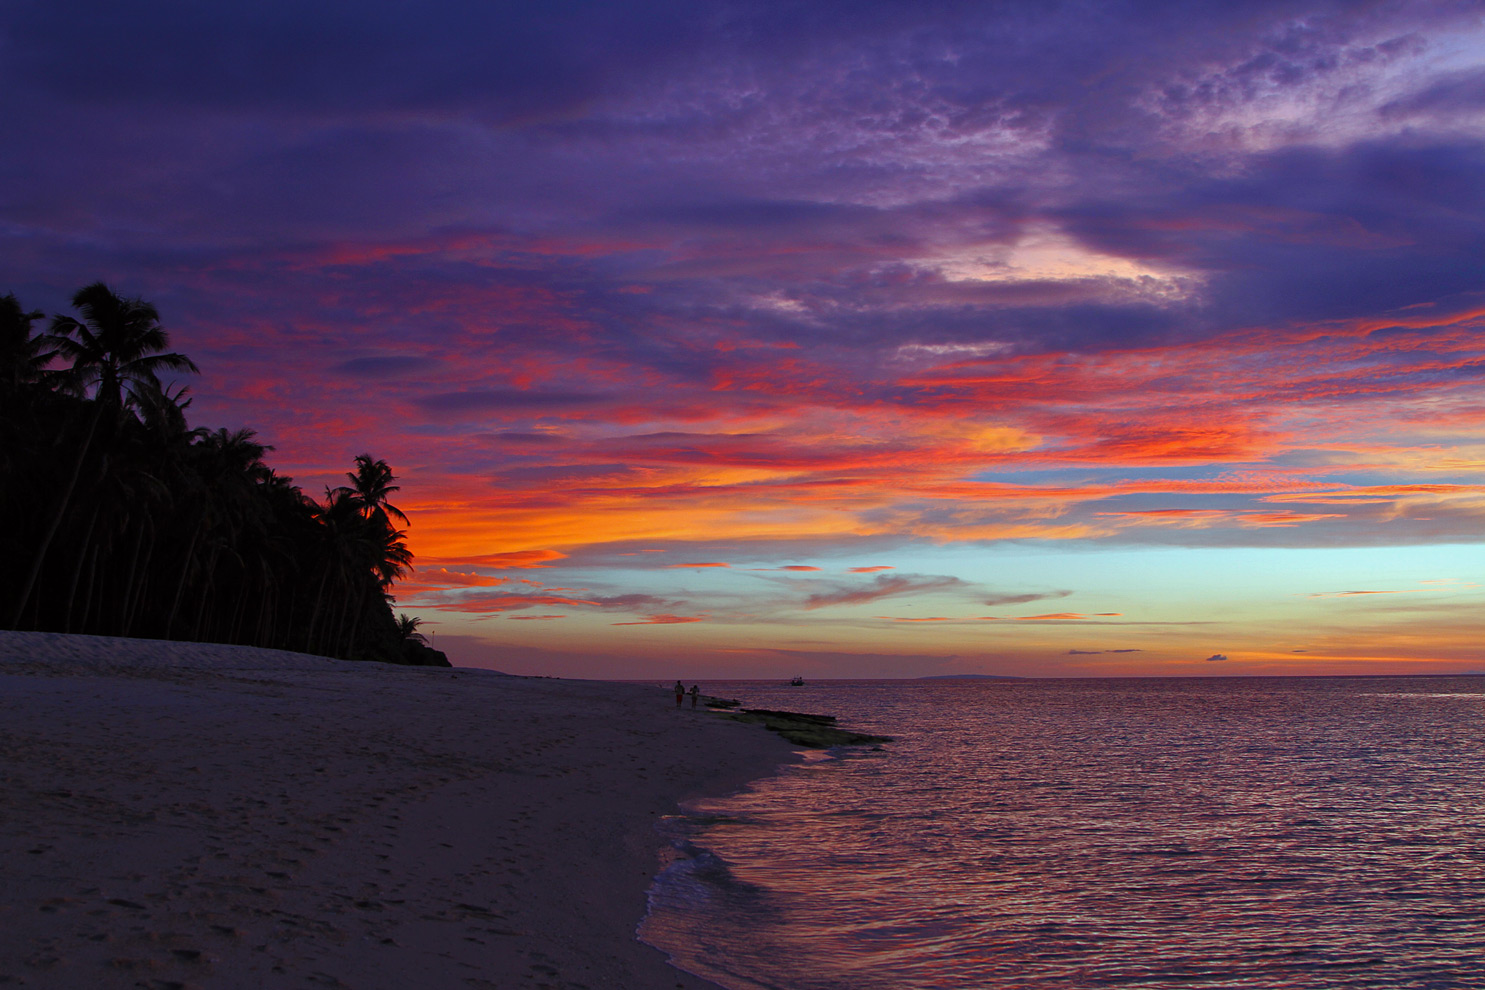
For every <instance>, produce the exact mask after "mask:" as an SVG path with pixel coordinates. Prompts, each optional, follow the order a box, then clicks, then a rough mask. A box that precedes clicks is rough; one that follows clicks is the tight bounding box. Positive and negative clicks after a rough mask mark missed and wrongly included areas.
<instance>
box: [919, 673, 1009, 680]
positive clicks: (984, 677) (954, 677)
mask: <svg viewBox="0 0 1485 990" xmlns="http://www.w3.org/2000/svg"><path fill="white" fill-rule="evenodd" d="M914 680H918V681H1024V680H1026V678H1024V677H1017V676H1016V675H1015V674H926V675H924V676H923V677H916V678H914Z"/></svg>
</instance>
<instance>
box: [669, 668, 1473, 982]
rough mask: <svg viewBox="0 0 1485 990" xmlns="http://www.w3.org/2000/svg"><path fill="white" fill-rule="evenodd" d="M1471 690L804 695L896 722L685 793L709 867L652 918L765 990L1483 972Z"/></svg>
mask: <svg viewBox="0 0 1485 990" xmlns="http://www.w3.org/2000/svg"><path fill="white" fill-rule="evenodd" d="M1482 683H1485V681H1482V679H1479V678H1462V679H1447V680H1445V679H1435V678H1428V679H1417V680H1399V679H1385V680H1379V679H1371V680H1368V679H1323V680H1320V679H1288V678H1283V679H1280V678H1276V679H1253V680H1247V679H1243V680H1237V679H1234V680H1215V679H1214V680H1164V681H1150V680H1142V681H1115V682H1110V681H1016V682H969V683H965V682H907V683H903V682H855V683H844V684H832V685H825V686H818V685H817V686H813V687H811V688H810V689H809V692H810V693H809V698H808V699H807V700H808V705H809V707H811V708H813V709H816V710H829V711H832V712H836V713H838V714H840V715H841V716H842V718H843V721H848V722H850V723H851V724H853V725H856V726H860V727H861V728H863V729H865V730H866V731H871V732H881V733H884V734H887V735H892V736H895V737H897V738H898V740H899V741H898V742H897V743H894V744H892V745H891V746H890V747H888V750H887V752H884V753H873V752H870V751H867V752H859V753H852V754H849V755H846V756H844V757H842V758H838V759H829V760H823V761H817V762H813V763H809V764H805V765H800V766H795V767H791V768H789V769H788V770H786V771H785V772H783V773H782V774H781V775H780V776H779V777H777V778H774V779H771V780H768V781H765V782H762V783H760V784H759V785H757V786H756V787H755V788H754V789H753V790H752V791H750V792H749V793H746V794H744V795H740V796H738V797H735V798H732V799H728V800H726V801H723V802H716V803H713V804H709V805H707V806H706V807H704V808H702V809H698V810H700V811H702V812H704V813H706V814H711V815H717V816H723V817H718V818H714V819H712V820H710V821H705V822H699V823H695V824H694V825H693V826H692V830H691V832H690V834H689V835H688V836H687V838H688V840H689V841H690V842H691V843H693V844H694V845H693V848H694V849H696V850H705V851H706V852H707V855H708V856H711V857H712V858H713V859H712V862H713V864H721V865H722V866H723V867H725V869H724V870H723V871H722V872H717V871H715V870H713V872H712V873H711V874H707V873H706V872H705V871H700V872H699V873H698V874H697V875H693V876H690V877H689V878H688V882H691V883H692V884H693V886H694V887H695V889H694V890H693V891H692V892H691V893H690V894H688V895H687V896H686V897H680V898H678V899H672V900H670V901H667V900H666V898H667V897H668V896H670V894H671V893H673V891H670V889H669V888H670V887H673V886H676V885H677V884H678V883H679V879H678V878H679V877H680V875H681V874H682V873H684V872H685V870H684V869H678V870H677V871H675V873H674V874H673V875H671V876H668V877H667V878H666V880H665V882H663V883H661V884H660V885H658V886H657V890H656V908H655V911H654V913H653V914H652V917H651V919H650V920H649V921H648V922H647V924H646V927H645V929H644V932H643V934H644V936H645V937H646V939H647V940H649V941H652V942H654V943H655V944H657V945H660V946H661V947H662V948H665V949H666V950H667V951H669V952H671V953H673V954H674V955H676V956H677V957H678V959H679V960H680V961H681V962H682V963H683V964H684V965H686V967H687V968H690V969H693V970H695V971H697V972H700V973H702V975H706V976H709V977H710V978H712V979H715V980H718V981H720V982H723V983H725V984H727V985H730V986H735V987H773V988H781V990H845V988H852V990H874V988H883V990H886V988H892V990H911V988H920V987H921V988H930V987H931V988H961V987H962V988H971V987H974V988H980V987H987V986H989V987H1049V988H1050V987H1057V988H1076V987H1105V986H1137V987H1150V988H1161V987H1188V986H1192V985H1196V984H1200V985H1204V986H1220V987H1251V988H1271V987H1275V986H1284V987H1315V988H1320V987H1326V988H1329V987H1408V986H1418V987H1453V986H1459V987H1464V986H1479V985H1485V978H1481V979H1479V980H1478V981H1476V979H1477V978H1476V977H1475V975H1474V974H1475V973H1477V972H1478V971H1479V966H1478V964H1477V963H1476V962H1475V959H1476V957H1478V956H1485V933H1482V931H1481V927H1480V922H1481V921H1482V916H1481V915H1482V912H1481V910H1480V908H1479V902H1480V897H1481V895H1482V894H1485V866H1482V863H1485V841H1482V840H1485V826H1482V825H1481V821H1482V815H1481V813H1482V811H1485V800H1482V798H1485V788H1482V784H1481V782H1480V771H1481V753H1482V752H1485V749H1482V743H1485V726H1482V719H1481V713H1482V707H1481V704H1480V699H1481V697H1482V691H1481V686H1482ZM730 690H731V691H732V693H733V694H735V695H737V696H740V697H743V698H744V699H745V700H746V701H747V702H748V703H750V704H753V705H758V706H763V707H767V706H770V705H772V706H777V707H786V706H788V705H790V704H793V705H794V706H796V707H797V706H800V705H801V703H802V700H803V699H801V697H800V693H799V692H798V690H797V689H795V691H794V693H793V694H790V693H789V691H790V689H788V688H776V689H775V688H771V687H769V686H756V685H746V686H745V685H735V686H732V687H731V688H730ZM1419 698H1427V699H1429V702H1430V703H1428V704H1420V703H1419V701H1418V699H1419ZM717 877H721V878H722V879H720V880H717V879H716V878H717ZM1471 981H1476V982H1471Z"/></svg>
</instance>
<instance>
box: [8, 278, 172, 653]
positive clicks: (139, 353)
mask: <svg viewBox="0 0 1485 990" xmlns="http://www.w3.org/2000/svg"><path fill="white" fill-rule="evenodd" d="M72 306H73V308H74V309H76V310H77V311H78V312H80V313H81V314H82V316H83V319H82V320H77V319H74V318H73V317H70V316H57V317H54V318H53V319H52V326H51V333H50V334H48V335H47V336H45V337H43V338H41V339H42V340H43V341H45V346H48V347H52V348H54V349H55V354H56V355H57V356H59V357H62V358H64V359H65V360H68V361H70V362H71V366H70V367H68V368H67V369H65V370H63V371H59V372H56V373H55V376H54V380H55V382H56V384H57V386H58V388H59V389H61V390H62V391H66V392H71V393H73V394H75V395H79V396H86V395H87V394H88V391H89V390H90V389H91V390H92V404H93V415H92V416H91V417H89V421H88V427H87V431H86V433H85V434H84V436H83V439H82V442H81V443H80V444H78V449H77V456H76V459H75V460H74V461H73V464H72V471H71V473H70V475H69V476H68V478H67V481H66V483H65V485H64V487H63V489H62V491H61V493H60V494H59V496H58V498H57V501H56V506H55V508H54V510H53V512H52V516H51V519H50V520H49V521H48V523H47V526H46V528H45V529H44V530H43V531H42V535H41V540H40V542H39V544H38V545H37V548H36V552H35V554H34V555H33V557H32V560H31V567H30V570H29V571H28V572H27V575H26V578H25V580H24V581H23V582H22V584H21V588H20V593H19V594H18V595H17V596H16V602H15V606H14V610H13V611H12V613H11V617H10V628H12V629H14V628H16V627H18V626H19V625H20V621H21V616H22V614H24V612H25V608H26V605H27V603H28V602H29V601H30V599H31V592H32V590H33V589H34V588H35V586H36V578H37V576H38V575H40V573H41V567H42V564H43V563H45V561H46V555H47V551H48V549H50V547H51V544H52V540H53V538H54V537H55V536H56V535H57V528H58V527H59V526H60V525H61V523H62V519H63V518H64V517H65V516H66V515H67V509H68V506H69V505H70V503H71V501H72V493H73V491H74V490H75V489H76V488H77V479H78V475H80V474H81V473H82V467H83V463H84V461H85V460H86V459H87V455H88V451H89V450H90V448H91V447H92V444H93V436H94V434H95V433H96V432H97V430H98V424H99V421H100V420H101V419H102V418H103V417H104V415H105V414H109V415H112V416H118V415H119V413H120V411H121V409H122V408H123V406H124V405H125V403H128V404H130V405H133V404H136V403H137V402H140V401H142V400H140V399H138V398H137V397H139V396H142V395H143V394H145V393H148V392H158V391H160V390H161V389H162V386H161V383H160V378H159V374H160V372H161V371H165V370H170V371H191V372H194V371H197V370H199V369H197V367H196V365H195V364H194V363H193V362H192V361H191V359H190V358H188V357H186V356H185V355H184V354H176V353H174V352H167V351H166V350H165V348H167V347H169V346H170V336H169V334H167V333H166V332H165V330H164V329H163V328H162V327H161V326H160V314H159V312H158V311H156V309H155V307H154V306H153V305H151V304H150V303H147V302H144V301H143V300H141V299H126V298H124V297H122V296H119V295H117V294H115V293H114V291H113V290H112V289H110V288H109V287H108V286H106V285H104V284H103V283H102V282H94V283H93V284H92V285H88V286H84V287H83V288H82V289H79V290H78V292H77V294H76V295H74V296H73V297H72Z"/></svg>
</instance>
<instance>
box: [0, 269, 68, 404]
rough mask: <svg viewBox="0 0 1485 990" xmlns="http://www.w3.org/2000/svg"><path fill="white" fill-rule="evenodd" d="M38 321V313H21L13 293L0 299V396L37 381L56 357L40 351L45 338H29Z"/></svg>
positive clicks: (34, 311)
mask: <svg viewBox="0 0 1485 990" xmlns="http://www.w3.org/2000/svg"><path fill="white" fill-rule="evenodd" d="M41 317H42V312H41V310H39V309H37V310H31V311H29V312H28V311H26V310H23V309H21V304H20V302H19V301H18V300H17V299H16V297H15V293H13V292H12V293H9V294H8V295H4V296H0V395H5V394H10V393H13V392H14V391H15V390H16V389H18V388H20V387H21V386H22V385H23V384H27V383H29V382H34V381H38V380H39V379H40V378H41V375H42V369H43V368H45V367H46V364H47V362H48V361H50V360H51V359H52V356H53V355H54V354H55V353H56V352H55V351H48V350H45V349H44V348H45V347H46V346H47V339H46V338H45V337H33V336H31V324H33V323H35V322H36V321H37V320H39V319H41Z"/></svg>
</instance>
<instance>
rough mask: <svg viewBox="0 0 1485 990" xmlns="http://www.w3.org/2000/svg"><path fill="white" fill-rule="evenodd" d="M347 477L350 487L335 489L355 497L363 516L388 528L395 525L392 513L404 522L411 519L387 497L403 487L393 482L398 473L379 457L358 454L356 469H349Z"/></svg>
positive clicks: (337, 491) (339, 492)
mask: <svg viewBox="0 0 1485 990" xmlns="http://www.w3.org/2000/svg"><path fill="white" fill-rule="evenodd" d="M346 477H347V478H348V479H350V482H351V484H350V487H348V488H347V487H341V488H337V489H335V491H336V493H338V494H344V495H349V496H351V497H353V498H354V499H355V500H356V501H357V503H359V505H360V506H361V514H362V515H363V516H366V517H367V518H370V519H376V520H377V521H378V522H380V523H382V524H383V525H385V526H386V527H387V528H388V529H391V528H392V522H391V520H390V519H389V518H388V517H389V516H396V517H397V518H398V519H400V520H402V522H403V523H407V522H408V518H407V516H405V515H403V514H402V510H401V509H399V508H397V506H395V505H393V504H392V503H391V502H389V501H387V498H388V497H389V496H390V495H391V494H392V493H393V492H397V491H401V490H402V488H401V486H400V485H394V484H392V482H393V481H394V480H396V477H395V475H393V474H392V468H391V466H390V465H388V464H387V462H386V461H383V460H377V459H375V458H373V457H372V456H371V455H370V454H358V455H356V470H354V471H351V472H348V473H347V474H346Z"/></svg>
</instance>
